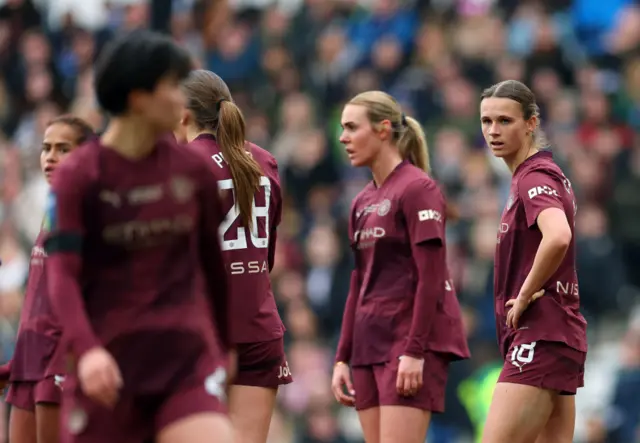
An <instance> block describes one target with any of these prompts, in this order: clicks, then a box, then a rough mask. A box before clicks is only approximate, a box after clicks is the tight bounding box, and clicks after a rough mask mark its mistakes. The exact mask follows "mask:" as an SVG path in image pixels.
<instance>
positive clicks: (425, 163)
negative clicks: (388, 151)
mask: <svg viewBox="0 0 640 443" xmlns="http://www.w3.org/2000/svg"><path fill="white" fill-rule="evenodd" d="M403 118H404V121H405V122H406V129H405V131H404V133H403V134H402V136H401V137H400V140H399V142H398V149H399V150H400V154H401V155H402V158H403V159H405V160H409V162H411V164H412V165H414V166H417V167H418V168H420V169H422V170H423V171H424V172H430V171H431V166H430V164H429V149H428V146H427V139H426V137H425V135H424V130H423V129H422V126H421V125H420V123H418V121H417V120H416V119H415V118H412V117H403Z"/></svg>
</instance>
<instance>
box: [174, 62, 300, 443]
mask: <svg viewBox="0 0 640 443" xmlns="http://www.w3.org/2000/svg"><path fill="white" fill-rule="evenodd" d="M183 90H184V92H185V95H186V97H187V106H186V109H185V112H184V114H183V117H182V120H181V122H180V128H179V129H178V134H177V137H178V138H179V139H183V140H186V141H188V142H189V147H190V148H192V149H193V150H194V151H195V152H196V153H198V155H201V156H202V158H203V161H204V162H206V163H207V164H208V165H209V166H210V168H211V171H212V175H213V177H214V178H215V179H216V180H217V181H218V186H219V188H220V191H221V193H222V198H223V200H222V205H223V210H224V212H225V213H226V217H225V219H224V221H223V223H222V225H221V226H220V241H221V246H222V255H223V257H224V260H225V263H226V266H227V274H228V275H230V276H231V277H230V280H229V289H230V292H231V306H232V309H231V312H232V316H231V319H232V323H231V325H232V337H233V340H234V342H235V344H236V349H237V352H238V373H237V376H236V378H235V379H234V380H233V381H232V386H231V388H230V391H229V415H230V417H231V421H232V423H233V426H234V432H235V438H236V442H237V443H265V442H266V441H267V436H268V433H269V425H270V423H271V415H272V414H273V409H274V407H275V402H276V394H277V389H278V386H280V385H283V384H287V383H291V381H292V379H291V373H290V371H289V365H288V364H287V359H286V356H285V353H284V339H283V335H284V326H283V324H282V321H281V320H280V316H279V314H278V309H277V307H276V302H275V298H274V296H273V291H272V290H271V280H270V278H269V272H270V271H271V268H272V267H273V260H274V256H275V248H276V229H277V227H278V224H279V223H280V218H281V213H282V196H281V192H280V177H279V175H278V164H277V163H276V160H275V158H273V156H272V155H271V154H269V153H268V152H267V151H265V150H264V149H262V148H260V147H258V146H256V145H254V144H251V143H248V142H246V141H245V133H246V128H245V121H244V117H243V115H242V112H241V111H240V109H239V108H238V107H237V106H236V105H235V103H233V101H232V98H231V93H230V92H229V88H228V87H227V85H226V84H225V83H224V81H223V80H222V79H221V78H220V77H218V76H217V75H216V74H214V73H213V72H210V71H204V70H199V71H193V72H192V73H191V74H190V75H189V77H187V79H186V80H185V81H184V83H183Z"/></svg>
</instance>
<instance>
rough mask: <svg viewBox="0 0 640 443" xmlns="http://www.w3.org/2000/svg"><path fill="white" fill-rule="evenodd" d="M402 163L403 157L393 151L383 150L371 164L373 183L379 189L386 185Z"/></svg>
mask: <svg viewBox="0 0 640 443" xmlns="http://www.w3.org/2000/svg"><path fill="white" fill-rule="evenodd" d="M400 163H402V157H400V154H399V153H397V152H394V150H392V149H382V150H381V152H380V153H379V154H378V156H377V157H376V159H375V160H374V161H373V163H372V164H371V173H372V174H373V181H374V182H375V184H376V186H377V187H378V188H379V187H380V186H382V185H383V184H384V182H385V181H386V180H387V178H388V177H389V175H390V174H391V173H392V172H393V170H394V169H396V168H397V167H398V165H399V164H400Z"/></svg>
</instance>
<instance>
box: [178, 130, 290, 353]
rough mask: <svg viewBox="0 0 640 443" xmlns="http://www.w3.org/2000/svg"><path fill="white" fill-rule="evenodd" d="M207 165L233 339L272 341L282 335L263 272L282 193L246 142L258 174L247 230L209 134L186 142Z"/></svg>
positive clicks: (271, 167)
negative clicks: (218, 200)
mask: <svg viewBox="0 0 640 443" xmlns="http://www.w3.org/2000/svg"><path fill="white" fill-rule="evenodd" d="M188 146H189V148H191V149H193V150H194V151H195V152H197V153H198V154H199V155H201V156H202V157H203V159H204V160H205V161H206V162H207V164H208V165H209V167H210V169H211V171H212V172H213V176H214V177H215V179H216V180H217V182H218V187H219V189H220V192H221V196H222V209H223V212H224V214H226V215H225V218H224V220H223V221H222V224H221V225H220V245H221V247H222V255H223V257H224V260H225V264H226V267H227V274H228V275H229V277H230V278H229V290H230V294H231V295H230V296H231V312H232V323H231V327H232V335H233V338H234V341H235V342H236V343H253V342H260V341H268V340H274V339H276V338H280V337H282V336H283V334H284V326H283V324H282V321H281V319H280V315H279V314H278V308H277V306H276V302H275V298H274V296H273V291H272V290H271V279H270V278H269V272H271V268H272V267H273V260H274V257H275V246H276V232H277V228H278V225H279V224H280V218H281V214H282V194H281V190H280V177H279V175H278V164H277V163H276V159H275V158H274V157H273V156H272V155H271V154H269V153H268V152H267V151H265V150H264V149H262V148H260V147H258V146H256V145H254V144H251V143H247V150H248V152H250V154H251V155H252V156H253V158H254V159H255V160H256V162H258V164H259V165H260V167H261V168H262V171H263V173H264V175H263V176H262V177H261V179H260V189H259V191H258V192H257V193H256V195H255V196H254V200H253V206H252V210H251V213H252V216H253V217H252V225H253V226H252V229H251V230H249V228H248V227H245V226H243V225H242V220H241V218H240V213H239V211H238V209H237V206H236V201H235V194H234V190H233V180H231V171H230V170H229V165H228V164H227V162H226V161H225V159H224V156H223V154H222V152H221V151H220V147H219V146H218V144H217V142H216V140H215V137H214V136H213V135H211V134H202V135H200V136H199V137H197V138H196V139H195V140H193V142H191V143H190V144H189V145H188Z"/></svg>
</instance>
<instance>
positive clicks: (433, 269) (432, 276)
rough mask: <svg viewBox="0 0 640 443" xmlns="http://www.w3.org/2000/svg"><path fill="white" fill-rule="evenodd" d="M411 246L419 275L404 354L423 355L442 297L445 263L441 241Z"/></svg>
mask: <svg viewBox="0 0 640 443" xmlns="http://www.w3.org/2000/svg"><path fill="white" fill-rule="evenodd" d="M412 249H413V258H414V260H415V264H416V268H417V269H418V275H419V277H418V286H417V288H416V294H415V300H414V304H413V316H412V319H411V329H410V330H409V337H408V339H407V345H406V348H405V351H404V355H408V356H410V357H416V358H423V357H424V352H425V351H426V350H427V346H428V342H429V334H430V333H431V328H432V326H433V322H434V319H435V316H436V313H437V309H438V300H441V299H443V297H444V291H445V280H446V278H445V276H446V269H447V268H446V267H447V265H446V257H445V253H444V247H443V246H442V245H441V244H436V243H428V244H424V245H416V246H414V247H413V248H412Z"/></svg>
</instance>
